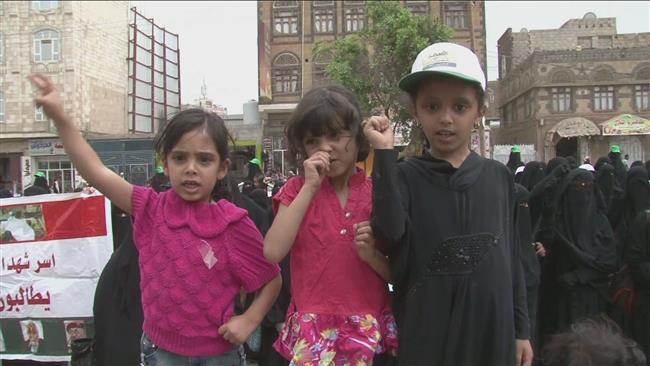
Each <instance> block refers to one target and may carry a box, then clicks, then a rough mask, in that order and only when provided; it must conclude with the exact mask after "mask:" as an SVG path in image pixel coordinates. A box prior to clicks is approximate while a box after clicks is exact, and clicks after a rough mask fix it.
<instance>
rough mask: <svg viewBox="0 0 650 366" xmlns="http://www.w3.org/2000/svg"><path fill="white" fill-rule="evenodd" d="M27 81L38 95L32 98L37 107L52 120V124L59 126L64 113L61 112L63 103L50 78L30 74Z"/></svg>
mask: <svg viewBox="0 0 650 366" xmlns="http://www.w3.org/2000/svg"><path fill="white" fill-rule="evenodd" d="M29 81H31V82H32V84H34V85H35V86H36V87H37V88H38V90H39V92H40V95H39V96H37V97H35V98H34V102H36V105H37V106H42V107H43V111H45V114H47V115H48V117H50V118H52V119H53V120H54V122H55V123H56V124H57V127H58V124H59V121H62V120H64V118H63V117H64V116H65V112H64V111H63V102H61V97H60V96H59V91H58V90H57V89H56V87H55V86H54V84H53V83H52V81H51V80H50V78H48V77H47V76H45V75H41V74H32V75H30V76H29Z"/></svg>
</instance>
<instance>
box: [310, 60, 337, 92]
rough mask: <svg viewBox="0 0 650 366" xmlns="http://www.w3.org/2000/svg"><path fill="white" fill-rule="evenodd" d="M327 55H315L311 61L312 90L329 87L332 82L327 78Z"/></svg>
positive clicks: (328, 61)
mask: <svg viewBox="0 0 650 366" xmlns="http://www.w3.org/2000/svg"><path fill="white" fill-rule="evenodd" d="M330 61H331V57H330V56H329V55H324V54H323V55H316V56H314V58H313V59H312V64H311V67H312V88H315V87H318V86H324V85H329V84H331V83H332V80H331V79H330V78H329V77H328V76H327V71H326V69H327V65H328V64H329V63H330Z"/></svg>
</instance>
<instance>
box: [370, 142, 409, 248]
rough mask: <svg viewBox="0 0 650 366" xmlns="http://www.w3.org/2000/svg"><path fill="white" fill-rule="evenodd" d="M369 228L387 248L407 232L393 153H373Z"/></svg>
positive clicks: (394, 153) (388, 151) (405, 216)
mask: <svg viewBox="0 0 650 366" xmlns="http://www.w3.org/2000/svg"><path fill="white" fill-rule="evenodd" d="M372 207H373V209H372V227H373V231H374V232H376V233H377V234H378V236H379V237H380V238H381V239H383V240H385V241H386V243H387V244H388V246H389V248H390V247H394V246H395V245H397V244H399V243H400V242H401V241H402V239H403V238H404V235H405V234H406V231H407V214H406V212H405V210H404V206H403V200H402V197H401V194H400V185H399V183H398V177H397V152H396V151H395V150H392V149H391V150H388V149H386V150H375V158H374V163H373V167H372Z"/></svg>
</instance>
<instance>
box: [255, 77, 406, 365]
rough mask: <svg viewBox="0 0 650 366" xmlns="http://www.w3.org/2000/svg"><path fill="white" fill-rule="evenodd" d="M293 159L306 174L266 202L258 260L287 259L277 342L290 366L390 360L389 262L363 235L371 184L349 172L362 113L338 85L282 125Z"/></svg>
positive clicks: (359, 151)
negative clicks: (269, 216)
mask: <svg viewBox="0 0 650 366" xmlns="http://www.w3.org/2000/svg"><path fill="white" fill-rule="evenodd" d="M287 137H288V143H289V152H290V156H292V157H297V158H298V159H297V160H304V161H303V168H304V176H297V177H294V178H291V179H290V180H289V181H288V182H287V183H286V184H285V185H284V186H283V187H282V189H281V190H280V192H278V194H277V195H276V196H275V197H274V199H273V206H274V210H275V211H276V218H275V220H274V222H273V226H272V227H271V228H270V229H269V231H268V233H267V235H266V238H265V239H264V255H265V256H266V258H267V259H268V260H269V261H271V262H276V263H277V262H279V261H280V260H282V258H284V257H285V256H286V255H287V254H288V253H289V251H291V291H292V296H293V299H292V304H291V306H290V307H289V311H288V313H287V319H286V322H285V324H284V327H283V329H282V331H281V333H280V337H279V338H278V340H277V341H276V342H275V345H274V346H275V348H276V350H278V352H280V354H282V355H283V356H284V357H286V358H287V359H289V360H291V365H321V366H322V365H354V366H358V365H372V362H373V359H374V356H375V355H376V354H380V353H385V352H388V353H391V354H395V352H396V349H397V333H396V332H397V331H396V326H395V320H394V318H393V315H392V312H391V309H390V305H389V294H388V287H387V282H388V281H390V273H389V270H388V261H387V260H386V257H385V256H384V255H383V254H382V253H381V252H380V251H379V250H378V249H377V248H376V247H375V241H374V238H373V235H372V230H371V229H370V223H369V220H370V215H371V210H372V205H371V203H372V197H371V195H372V182H371V180H370V179H368V178H367V177H366V175H365V173H364V172H363V171H362V170H360V169H358V168H357V167H356V162H358V161H363V160H364V159H365V158H366V156H367V155H368V151H369V145H368V143H367V142H366V140H365V137H364V135H363V133H362V131H361V112H360V110H359V106H358V103H357V101H356V99H355V98H354V96H353V95H352V94H351V93H350V92H349V91H348V90H346V89H344V88H342V87H338V86H327V87H321V88H316V89H312V90H311V91H310V92H309V93H307V94H306V95H305V97H304V98H303V99H302V101H301V102H300V103H299V104H298V106H297V107H296V110H295V111H294V113H293V116H292V117H291V120H290V121H289V124H288V125H287Z"/></svg>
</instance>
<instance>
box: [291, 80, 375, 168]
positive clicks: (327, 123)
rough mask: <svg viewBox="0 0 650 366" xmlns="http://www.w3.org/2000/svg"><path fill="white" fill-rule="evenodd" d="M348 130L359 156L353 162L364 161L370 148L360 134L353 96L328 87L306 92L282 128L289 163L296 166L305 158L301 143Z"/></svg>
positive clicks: (357, 104)
mask: <svg viewBox="0 0 650 366" xmlns="http://www.w3.org/2000/svg"><path fill="white" fill-rule="evenodd" d="M341 130H348V131H350V132H351V133H352V136H354V137H355V139H356V142H357V146H358V147H359V153H358V154H357V161H364V160H366V157H368V153H369V152H370V145H369V144H368V141H367V140H366V137H365V135H364V134H363V131H362V130H361V108H359V103H358V102H357V99H356V98H355V96H354V95H353V94H352V93H351V92H350V91H349V90H347V89H346V88H344V87H341V86H338V85H328V86H323V87H318V88H314V89H312V90H310V91H309V92H308V93H307V94H305V96H304V97H303V98H302V100H301V101H300V103H298V106H297V107H296V109H295V110H294V111H293V114H292V115H291V118H290V119H289V123H288V124H287V127H286V131H285V132H286V135H287V145H288V148H289V159H290V160H291V162H292V163H294V164H298V163H299V162H300V161H301V160H303V159H305V158H306V157H307V156H306V155H307V154H306V152H305V148H304V146H303V143H302V141H303V139H304V137H305V136H306V135H307V134H310V135H312V136H314V137H319V136H324V135H328V134H335V133H337V132H339V131H341Z"/></svg>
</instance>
